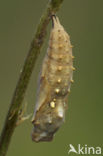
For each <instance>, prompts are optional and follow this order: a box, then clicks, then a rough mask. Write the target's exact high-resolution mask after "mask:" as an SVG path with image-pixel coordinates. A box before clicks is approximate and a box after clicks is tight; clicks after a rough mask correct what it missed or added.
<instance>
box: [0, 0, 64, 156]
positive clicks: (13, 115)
mask: <svg viewBox="0 0 103 156" xmlns="http://www.w3.org/2000/svg"><path fill="white" fill-rule="evenodd" d="M62 2H63V0H51V1H50V0H49V3H48V5H47V7H46V10H45V11H44V13H43V15H42V17H41V19H40V22H39V24H38V27H37V31H36V33H35V36H34V39H33V41H32V44H31V47H30V50H29V53H28V55H27V58H26V60H25V63H24V66H23V70H22V72H21V74H20V78H19V80H18V83H17V86H16V89H15V91H14V94H13V98H12V101H11V105H10V108H9V111H8V113H7V117H6V120H5V123H4V128H3V130H2V133H1V136H0V156H5V155H6V153H7V150H8V146H9V144H10V140H11V137H12V134H13V132H14V129H15V127H16V122H17V119H18V114H19V110H20V108H21V106H22V102H23V99H24V95H25V92H26V89H27V86H28V83H29V80H30V76H31V74H32V71H33V68H34V65H35V63H36V60H37V58H38V56H39V53H40V49H41V47H42V45H43V42H44V39H45V36H46V29H47V25H48V23H49V21H50V19H51V15H52V14H55V13H56V12H57V11H58V9H59V8H60V5H61V4H62Z"/></svg>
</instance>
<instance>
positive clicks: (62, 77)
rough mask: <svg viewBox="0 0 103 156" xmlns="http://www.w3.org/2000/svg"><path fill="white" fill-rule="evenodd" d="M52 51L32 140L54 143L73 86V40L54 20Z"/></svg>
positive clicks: (42, 78) (42, 76)
mask: <svg viewBox="0 0 103 156" xmlns="http://www.w3.org/2000/svg"><path fill="white" fill-rule="evenodd" d="M52 19H53V27H52V30H51V33H50V41H49V47H48V50H47V54H46V56H45V58H44V61H43V64H42V68H41V73H40V82H39V84H40V85H39V89H38V94H37V95H38V97H37V101H36V107H35V110H34V116H33V120H32V123H33V125H34V128H33V131H32V140H33V141H36V142H39V141H51V140H52V139H53V135H54V133H55V132H56V131H57V130H58V129H59V127H60V126H61V125H62V124H63V122H64V119H65V110H66V105H67V100H68V93H69V91H70V84H71V82H73V80H72V75H73V70H74V67H73V56H72V45H71V43H70V37H69V35H68V34H67V33H66V32H65V30H64V28H63V26H62V25H61V24H60V22H59V19H58V17H56V16H53V17H52Z"/></svg>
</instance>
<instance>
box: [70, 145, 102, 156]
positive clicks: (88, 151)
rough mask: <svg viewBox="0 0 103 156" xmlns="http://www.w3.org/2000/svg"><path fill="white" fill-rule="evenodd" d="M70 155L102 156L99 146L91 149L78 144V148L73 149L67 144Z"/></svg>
mask: <svg viewBox="0 0 103 156" xmlns="http://www.w3.org/2000/svg"><path fill="white" fill-rule="evenodd" d="M71 153H75V154H90V155H91V154H97V155H100V154H102V149H101V147H99V146H98V147H92V146H88V145H84V146H81V145H80V144H78V146H77V147H76V148H75V147H74V146H73V145H72V144H69V149H68V154H69V155H70V154H71Z"/></svg>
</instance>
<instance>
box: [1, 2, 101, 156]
mask: <svg viewBox="0 0 103 156" xmlns="http://www.w3.org/2000/svg"><path fill="white" fill-rule="evenodd" d="M47 2H48V0H44V1H43V0H9V1H7V0H6V1H4V0H0V131H1V130H2V126H3V123H4V120H5V116H6V113H7V111H8V107H9V105H10V101H11V98H12V95H13V91H14V89H15V86H16V83H17V80H18V77H19V75H20V70H21V69H22V66H23V62H24V60H25V57H26V55H27V53H28V50H29V46H30V43H31V40H32V38H33V36H34V33H35V29H36V27H37V24H38V22H39V19H40V16H41V14H42V12H43V10H44V9H45V6H46V4H47ZM57 15H58V16H59V18H60V21H61V23H62V25H63V26H64V27H65V29H66V31H67V32H68V33H69V35H70V36H71V42H72V44H73V45H74V48H73V54H74V56H75V60H74V66H75V68H76V71H75V72H74V81H75V83H74V84H73V85H72V87H71V94H70V96H69V102H68V105H69V108H68V110H67V113H66V122H65V124H63V126H62V127H61V128H60V129H59V131H58V132H57V133H56V135H55V137H54V140H53V141H52V142H49V143H35V142H32V140H31V136H30V134H31V130H32V127H33V126H32V124H31V122H30V120H28V121H25V122H24V123H23V124H21V125H20V126H18V127H17V128H16V129H15V132H14V134H13V137H12V140H11V144H10V146H9V150H8V153H7V156H48V155H49V156H56V155H59V156H67V155H68V148H69V144H73V145H74V146H75V147H77V145H78V144H81V145H85V144H87V145H88V146H94V147H95V146H102V145H103V0H64V3H63V5H62V8H61V9H60V10H59V12H58V13H57ZM50 28H51V23H50V24H49V28H48V36H49V30H50ZM47 46H48V38H47V40H46V42H45V44H44V46H43V49H42V52H41V55H40V57H39V59H38V61H37V63H36V66H35V69H34V72H33V74H32V78H31V81H30V84H29V87H28V90H27V92H26V96H25V99H24V103H28V108H27V112H26V114H29V113H33V109H34V105H35V97H36V90H37V83H36V82H37V79H38V74H37V73H39V70H40V65H41V62H42V58H43V56H44V55H45V52H46V49H47ZM71 155H72V156H73V154H71ZM74 155H75V154H74Z"/></svg>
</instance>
